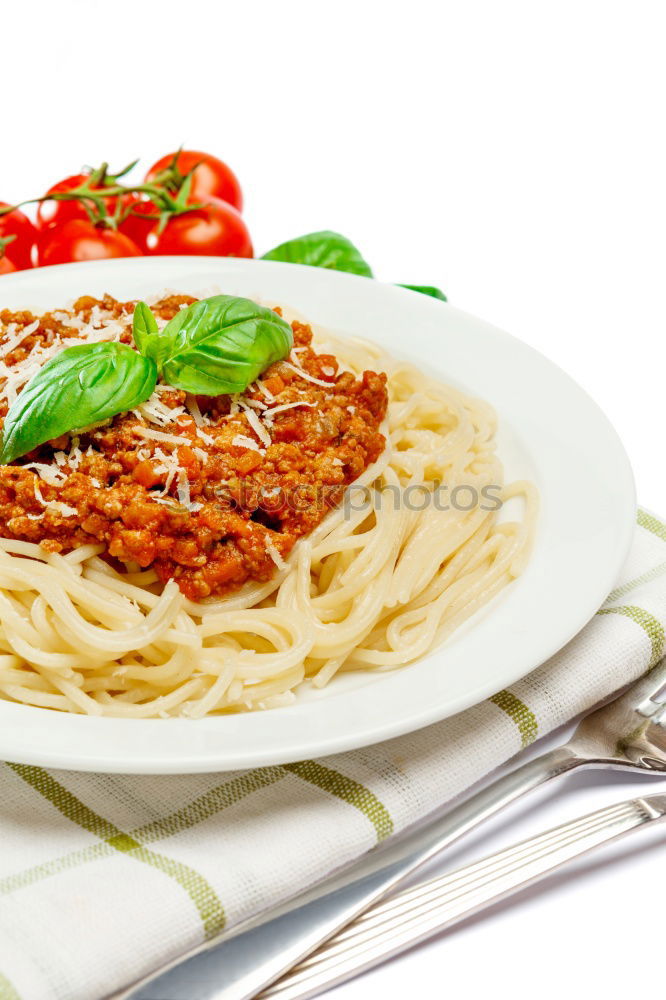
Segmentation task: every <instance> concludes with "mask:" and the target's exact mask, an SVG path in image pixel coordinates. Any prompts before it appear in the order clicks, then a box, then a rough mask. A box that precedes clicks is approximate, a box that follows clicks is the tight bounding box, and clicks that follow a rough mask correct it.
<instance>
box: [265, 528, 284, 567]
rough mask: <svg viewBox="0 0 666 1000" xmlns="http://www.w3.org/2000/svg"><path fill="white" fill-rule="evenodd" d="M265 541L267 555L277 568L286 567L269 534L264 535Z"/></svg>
mask: <svg viewBox="0 0 666 1000" xmlns="http://www.w3.org/2000/svg"><path fill="white" fill-rule="evenodd" d="M265 541H266V551H267V552H268V554H269V556H270V557H271V559H272V560H273V562H274V563H275V565H276V566H277V568H278V569H286V568H287V564H286V562H285V561H284V559H283V558H282V554H281V553H280V550H279V549H278V547H277V546H276V544H275V542H274V541H273V539H272V538H271V537H270V535H266V539H265Z"/></svg>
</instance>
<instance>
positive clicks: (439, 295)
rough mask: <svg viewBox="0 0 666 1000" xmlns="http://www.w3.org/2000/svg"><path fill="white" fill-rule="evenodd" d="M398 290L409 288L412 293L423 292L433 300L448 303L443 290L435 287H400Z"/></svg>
mask: <svg viewBox="0 0 666 1000" xmlns="http://www.w3.org/2000/svg"><path fill="white" fill-rule="evenodd" d="M398 288H409V289H410V290H411V291H412V292H421V294H422V295H430V296H431V297H432V298H433V299H441V301H442V302H447V301H448V300H447V298H446V295H445V294H444V292H443V291H442V290H441V288H435V286H434V285H398Z"/></svg>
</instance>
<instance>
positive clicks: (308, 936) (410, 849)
mask: <svg viewBox="0 0 666 1000" xmlns="http://www.w3.org/2000/svg"><path fill="white" fill-rule="evenodd" d="M586 763H587V761H586V760H585V759H584V758H582V757H579V756H578V755H577V754H576V753H575V752H574V751H573V750H571V749H570V748H569V747H558V748H556V749H554V750H550V751H548V752H547V753H544V754H542V755H541V756H539V757H537V758H535V759H534V760H531V761H528V762H527V763H525V764H523V765H522V766H521V767H519V768H517V769H516V770H515V771H512V772H510V773H509V774H507V775H505V776H503V777H501V778H498V779H497V780H496V781H494V782H493V783H492V784H491V785H489V786H488V787H486V788H484V789H482V790H481V791H480V792H477V793H476V794H475V795H473V796H472V797H471V798H469V799H467V800H466V801H464V802H462V803H461V804H460V805H458V806H456V807H455V808H454V809H452V810H450V811H449V812H446V813H444V814H443V815H442V814H441V813H440V814H439V815H437V816H435V818H434V819H430V820H429V821H427V822H426V823H424V824H421V825H419V826H418V827H416V828H415V829H413V830H411V829H410V830H408V831H407V832H406V833H404V834H402V835H401V836H399V837H396V838H395V840H393V839H392V840H390V841H388V842H387V843H386V844H384V845H382V846H381V847H378V848H377V849H376V850H374V851H372V852H371V853H370V854H369V855H368V856H367V857H366V858H364V859H363V860H362V861H361V863H360V864H357V865H354V866H353V867H352V868H351V869H348V870H346V871H343V872H341V873H340V874H339V875H336V876H333V877H331V878H329V879H327V880H326V881H324V882H322V883H320V884H319V885H318V886H316V887H315V889H313V890H309V891H308V892H307V893H304V894H302V895H300V896H298V897H296V898H295V899H292V900H290V901H289V902H288V903H287V904H286V905H285V906H283V907H281V908H280V909H278V910H276V911H272V912H271V913H270V914H265V913H264V914H262V916H261V917H260V918H258V920H257V921H254V922H253V923H252V924H246V925H245V927H239V928H238V929H237V931H235V932H233V936H231V937H230V936H228V935H227V936H225V937H224V940H223V941H222V943H220V944H217V946H216V945H215V942H212V943H211V944H212V947H211V946H209V947H208V948H207V949H206V950H199V951H198V952H197V953H195V954H192V953H190V955H187V956H183V959H181V960H180V961H181V964H179V965H178V967H177V968H175V969H171V970H170V971H169V972H168V975H167V976H162V975H160V977H159V979H151V980H150V981H149V982H148V983H147V985H144V984H145V983H146V980H144V981H143V983H142V984H136V986H139V987H140V988H139V990H138V992H136V993H135V992H133V990H134V989H135V987H133V988H132V989H130V991H129V992H124V993H123V994H122V995H120V996H118V997H117V998H116V1000H123V998H128V997H130V996H131V997H133V998H134V1000H181V998H182V997H183V996H187V997H188V1000H249V998H251V997H253V996H256V994H257V993H258V992H259V991H260V990H262V989H264V988H265V987H267V986H268V985H270V983H273V982H274V981H275V980H276V979H278V978H279V977H280V976H281V975H283V974H284V973H285V972H286V971H287V970H289V969H291V968H292V967H293V966H294V965H296V964H297V963H298V962H300V961H301V960H302V959H304V958H305V957H306V956H307V955H309V954H310V953H311V952H313V951H314V950H315V949H316V948H317V947H318V946H319V945H321V944H322V943H323V942H324V941H326V940H328V938H330V937H332V935H333V934H335V933H336V932H337V931H339V930H340V929H341V928H342V927H345V926H346V925H347V924H348V923H350V922H351V921H352V920H354V919H355V918H356V917H358V916H359V914H361V913H363V912H364V911H365V910H367V909H368V908H369V907H370V906H372V905H373V904H374V903H376V902H377V901H378V900H380V899H381V898H382V897H383V896H385V895H386V894H387V893H388V892H390V891H391V890H392V889H394V888H395V887H396V886H397V885H398V884H399V883H400V882H402V881H403V879H405V878H407V877H408V876H409V875H411V874H412V873H413V872H414V871H415V870H416V869H417V868H419V867H420V866H421V865H423V864H424V863H425V862H427V861H429V860H430V859H431V858H432V857H434V856H435V855H436V854H438V853H439V852H440V851H442V850H444V849H445V848H447V847H449V846H450V845H451V844H452V843H453V842H454V841H456V840H458V838H459V837H462V836H464V834H466V833H468V832H469V831H470V830H472V829H474V828H475V827H476V826H478V825H479V824H480V823H483V822H484V820H486V819H489V818H490V817H491V816H494V815H495V814H496V813H498V812H499V811H500V810H501V809H503V808H505V806H508V805H510V804H511V803H512V802H514V801H515V800H516V799H518V798H520V797H521V796H522V795H525V794H526V793H527V792H530V791H532V790H533V789H535V788H537V787H539V786H540V785H542V784H544V783H545V782H547V781H550V780H552V779H553V778H556V777H558V776H560V775H562V774H565V773H566V772H568V771H570V770H572V769H573V768H575V767H578V766H581V765H584V764H586ZM259 920H260V921H261V922H258V921H259Z"/></svg>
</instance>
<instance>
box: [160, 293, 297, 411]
mask: <svg viewBox="0 0 666 1000" xmlns="http://www.w3.org/2000/svg"><path fill="white" fill-rule="evenodd" d="M293 342H294V339H293V334H292V331H291V327H290V326H289V324H288V323H287V322H286V320H283V319H282V317H281V316H278V314H277V313H275V312H273V310H272V309H267V308H266V307H265V306H259V305H257V303H256V302H252V301H250V299H242V298H236V297H235V296H233V295H215V296H214V297H213V298H210V299H201V300H200V301H199V302H194V303H193V304H192V305H191V306H188V307H187V309H181V311H180V312H179V313H178V314H177V315H176V316H174V318H173V319H172V320H170V321H169V322H168V323H167V325H166V326H165V328H164V329H163V330H162V331H161V333H160V334H159V336H157V337H151V338H149V339H148V340H147V342H146V345H145V353H146V355H147V356H148V357H149V358H152V359H153V360H154V361H155V363H156V364H157V366H158V368H159V369H160V371H161V373H162V376H163V378H164V381H165V382H167V383H168V384H169V385H172V386H173V387H174V388H175V389H184V390H185V392H191V393H194V394H196V395H201V396H219V395H221V394H222V393H233V392H242V391H243V390H244V389H246V388H247V387H248V385H249V384H250V383H251V382H254V380H255V379H256V378H257V377H258V376H259V375H261V373H262V372H263V371H264V370H265V369H266V368H268V366H269V365H271V364H273V362H274V361H280V360H282V358H286V357H287V355H288V354H289V352H290V350H291V347H292V344H293Z"/></svg>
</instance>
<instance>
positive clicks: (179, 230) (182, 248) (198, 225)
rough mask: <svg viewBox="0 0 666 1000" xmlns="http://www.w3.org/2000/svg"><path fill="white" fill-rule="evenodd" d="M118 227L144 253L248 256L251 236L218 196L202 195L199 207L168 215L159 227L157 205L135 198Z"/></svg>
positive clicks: (234, 211) (249, 254)
mask: <svg viewBox="0 0 666 1000" xmlns="http://www.w3.org/2000/svg"><path fill="white" fill-rule="evenodd" d="M133 211H134V212H139V213H140V214H139V215H130V216H129V217H128V218H127V219H126V220H125V222H123V223H122V225H121V227H120V228H121V231H122V232H123V233H125V234H126V235H127V236H129V237H130V239H132V240H133V241H134V242H135V243H136V245H137V246H138V247H139V248H140V249H141V250H142V251H143V252H144V253H145V254H152V255H158V254H186V255H189V254H203V255H205V256H211V257H251V256H252V254H253V250H252V240H251V239H250V234H249V232H248V228H247V226H246V225H245V223H244V222H243V219H242V217H241V215H240V213H239V212H237V211H236V209H235V208H233V207H232V206H231V205H229V204H228V203H227V202H226V201H220V200H219V198H210V197H208V198H207V199H206V204H205V205H204V206H203V208H193V209H191V210H190V211H187V212H183V213H182V214H181V215H174V216H172V217H171V218H170V219H169V221H168V222H167V224H166V226H165V228H164V230H163V231H162V232H161V233H160V232H159V231H158V230H159V209H158V208H157V207H156V206H155V205H154V204H153V203H152V202H149V201H135V202H134V203H133Z"/></svg>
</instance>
